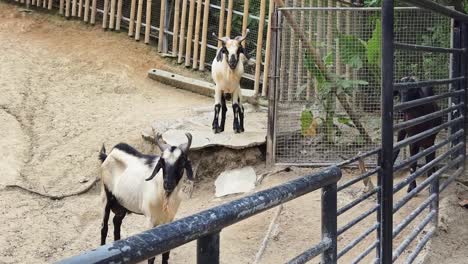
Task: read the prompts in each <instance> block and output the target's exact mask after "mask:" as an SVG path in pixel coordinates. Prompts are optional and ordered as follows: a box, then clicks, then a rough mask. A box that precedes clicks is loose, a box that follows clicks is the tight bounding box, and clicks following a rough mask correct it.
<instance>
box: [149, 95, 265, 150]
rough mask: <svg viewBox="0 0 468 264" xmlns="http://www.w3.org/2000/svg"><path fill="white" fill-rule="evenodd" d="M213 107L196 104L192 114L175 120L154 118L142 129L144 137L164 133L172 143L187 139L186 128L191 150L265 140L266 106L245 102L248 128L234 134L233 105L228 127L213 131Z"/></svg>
mask: <svg viewBox="0 0 468 264" xmlns="http://www.w3.org/2000/svg"><path fill="white" fill-rule="evenodd" d="M212 121H213V109H212V108H211V107H210V108H207V107H203V108H195V109H193V110H192V111H191V114H189V115H187V116H185V117H183V118H181V119H178V120H174V121H172V122H154V123H153V124H152V125H151V127H150V128H148V129H146V130H145V131H143V138H146V139H148V140H153V139H154V135H155V133H157V132H159V133H161V134H162V137H163V139H164V140H165V141H166V142H167V143H168V144H171V145H179V144H182V143H185V142H186V141H187V138H186V137H185V133H186V132H190V133H191V134H192V137H193V140H192V147H191V149H192V150H199V149H203V148H207V147H212V146H222V147H226V148H231V149H245V148H250V147H255V146H259V145H262V144H265V142H266V133H267V110H266V109H260V110H254V108H253V107H252V106H250V105H248V104H245V124H244V127H245V132H244V133H240V134H235V133H234V131H233V129H232V122H233V118H232V108H230V109H229V110H228V113H227V118H226V126H225V131H224V132H222V133H219V134H214V133H213V131H212V130H211V124H212Z"/></svg>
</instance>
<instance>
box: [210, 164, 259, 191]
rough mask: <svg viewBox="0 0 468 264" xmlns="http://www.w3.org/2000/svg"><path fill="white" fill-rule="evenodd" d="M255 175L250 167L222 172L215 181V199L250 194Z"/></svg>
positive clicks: (253, 186)
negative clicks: (237, 194) (230, 195)
mask: <svg viewBox="0 0 468 264" xmlns="http://www.w3.org/2000/svg"><path fill="white" fill-rule="evenodd" d="M256 179H257V175H256V174H255V170H254V169H253V168H252V167H250V166H249V167H244V168H241V169H235V170H229V171H224V172H222V173H221V174H220V175H219V176H218V178H217V179H216V181H215V187H216V193H215V196H216V197H221V196H225V195H228V194H234V193H245V192H250V191H252V190H253V189H254V188H255V181H256Z"/></svg>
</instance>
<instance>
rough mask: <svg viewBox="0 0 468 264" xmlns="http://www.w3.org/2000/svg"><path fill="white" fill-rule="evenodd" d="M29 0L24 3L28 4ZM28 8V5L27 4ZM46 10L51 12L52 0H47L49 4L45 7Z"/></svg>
mask: <svg viewBox="0 0 468 264" xmlns="http://www.w3.org/2000/svg"><path fill="white" fill-rule="evenodd" d="M29 1H30V0H27V1H26V2H27V3H29ZM28 6H29V4H28ZM47 9H49V10H52V0H49V4H48V5H47Z"/></svg>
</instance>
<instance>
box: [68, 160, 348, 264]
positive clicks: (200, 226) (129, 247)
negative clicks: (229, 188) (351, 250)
mask: <svg viewBox="0 0 468 264" xmlns="http://www.w3.org/2000/svg"><path fill="white" fill-rule="evenodd" d="M340 178H341V170H340V169H339V168H338V167H330V168H327V169H325V170H323V171H320V172H318V173H315V174H311V175H308V176H305V177H302V178H299V179H296V180H292V181H290V182H287V183H285V184H282V185H279V186H276V187H273V188H270V189H267V190H264V191H260V192H257V193H255V194H252V195H249V196H246V197H243V198H240V199H238V200H235V201H232V202H229V203H226V204H224V205H220V206H217V207H214V208H211V209H208V210H206V211H203V212H200V213H197V214H194V215H191V216H188V217H185V218H182V219H179V220H176V221H174V222H172V223H169V224H166V225H162V226H158V227H156V228H153V229H151V230H148V231H145V232H143V233H140V234H137V235H134V236H131V237H129V238H127V239H123V240H119V241H114V242H113V243H110V244H108V245H104V246H101V247H99V248H97V249H94V250H91V251H87V252H84V253H82V254H80V255H77V256H74V257H71V258H69V259H65V260H63V261H60V262H59V263H64V264H72V263H77V264H78V263H112V262H115V263H119V262H125V263H137V262H139V261H143V260H146V259H149V258H152V257H154V256H156V255H159V254H162V253H164V252H167V251H169V250H171V249H173V248H176V247H178V246H181V245H183V244H186V243H188V242H190V241H193V240H197V263H210V264H212V263H213V264H215V263H219V246H220V232H221V231H222V229H223V228H225V227H228V226H230V225H232V224H235V223H237V222H240V221H242V220H244V219H246V218H249V217H251V216H253V215H256V214H258V213H261V212H263V211H265V210H268V209H271V208H273V207H275V206H277V205H280V204H282V203H285V202H288V201H290V200H293V199H295V198H298V197H299V196H302V195H304V194H307V193H310V192H313V191H315V190H317V189H320V188H322V240H321V241H320V243H318V244H317V245H315V246H314V247H312V248H310V249H308V250H306V251H305V252H303V253H301V254H300V255H299V256H298V257H296V258H294V259H293V260H291V261H290V263H305V262H307V261H308V260H310V259H311V258H313V257H315V256H318V255H320V254H322V263H336V260H337V248H336V237H337V235H336V232H337V226H336V225H337V224H336V223H337V221H336V217H337V213H336V205H337V200H336V199H337V198H336V196H337V188H336V183H337V182H338V180H339V179H340Z"/></svg>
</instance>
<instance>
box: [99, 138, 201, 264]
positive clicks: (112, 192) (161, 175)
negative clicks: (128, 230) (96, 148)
mask: <svg viewBox="0 0 468 264" xmlns="http://www.w3.org/2000/svg"><path fill="white" fill-rule="evenodd" d="M186 136H187V139H188V142H187V143H185V144H182V145H180V146H177V147H176V146H171V145H168V144H165V143H163V142H162V141H161V134H159V133H158V134H157V135H156V144H157V145H158V147H159V148H160V150H161V156H155V155H145V154H142V153H140V152H138V151H137V150H136V149H134V148H133V147H131V146H130V145H128V144H125V143H120V144H117V145H116V146H114V148H113V149H112V151H111V152H110V153H109V154H106V149H105V148H104V146H102V149H101V152H100V153H99V159H100V160H101V161H102V165H101V169H102V175H101V177H102V178H101V182H102V185H101V195H102V199H103V202H104V216H103V222H102V229H101V245H104V244H105V243H106V236H107V229H108V226H107V225H108V221H109V214H110V211H111V210H112V212H113V213H114V214H115V216H114V219H113V222H114V239H115V240H119V239H120V226H121V224H122V220H123V219H124V217H125V215H127V214H128V213H135V214H140V215H144V216H145V217H146V219H147V221H148V225H149V227H150V228H153V227H155V226H158V225H160V224H165V223H169V222H171V221H172V220H173V219H174V217H175V214H176V212H177V209H178V208H179V205H180V202H181V197H180V195H179V191H180V185H181V184H179V182H180V180H181V179H182V176H183V175H184V171H185V172H186V173H187V177H188V179H189V180H193V171H192V166H191V162H190V160H189V159H188V151H189V148H190V145H191V143H192V135H190V134H189V133H186ZM168 260H169V251H168V252H166V253H163V254H162V263H163V264H167V263H168ZM148 263H154V258H151V259H149V260H148Z"/></svg>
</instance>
